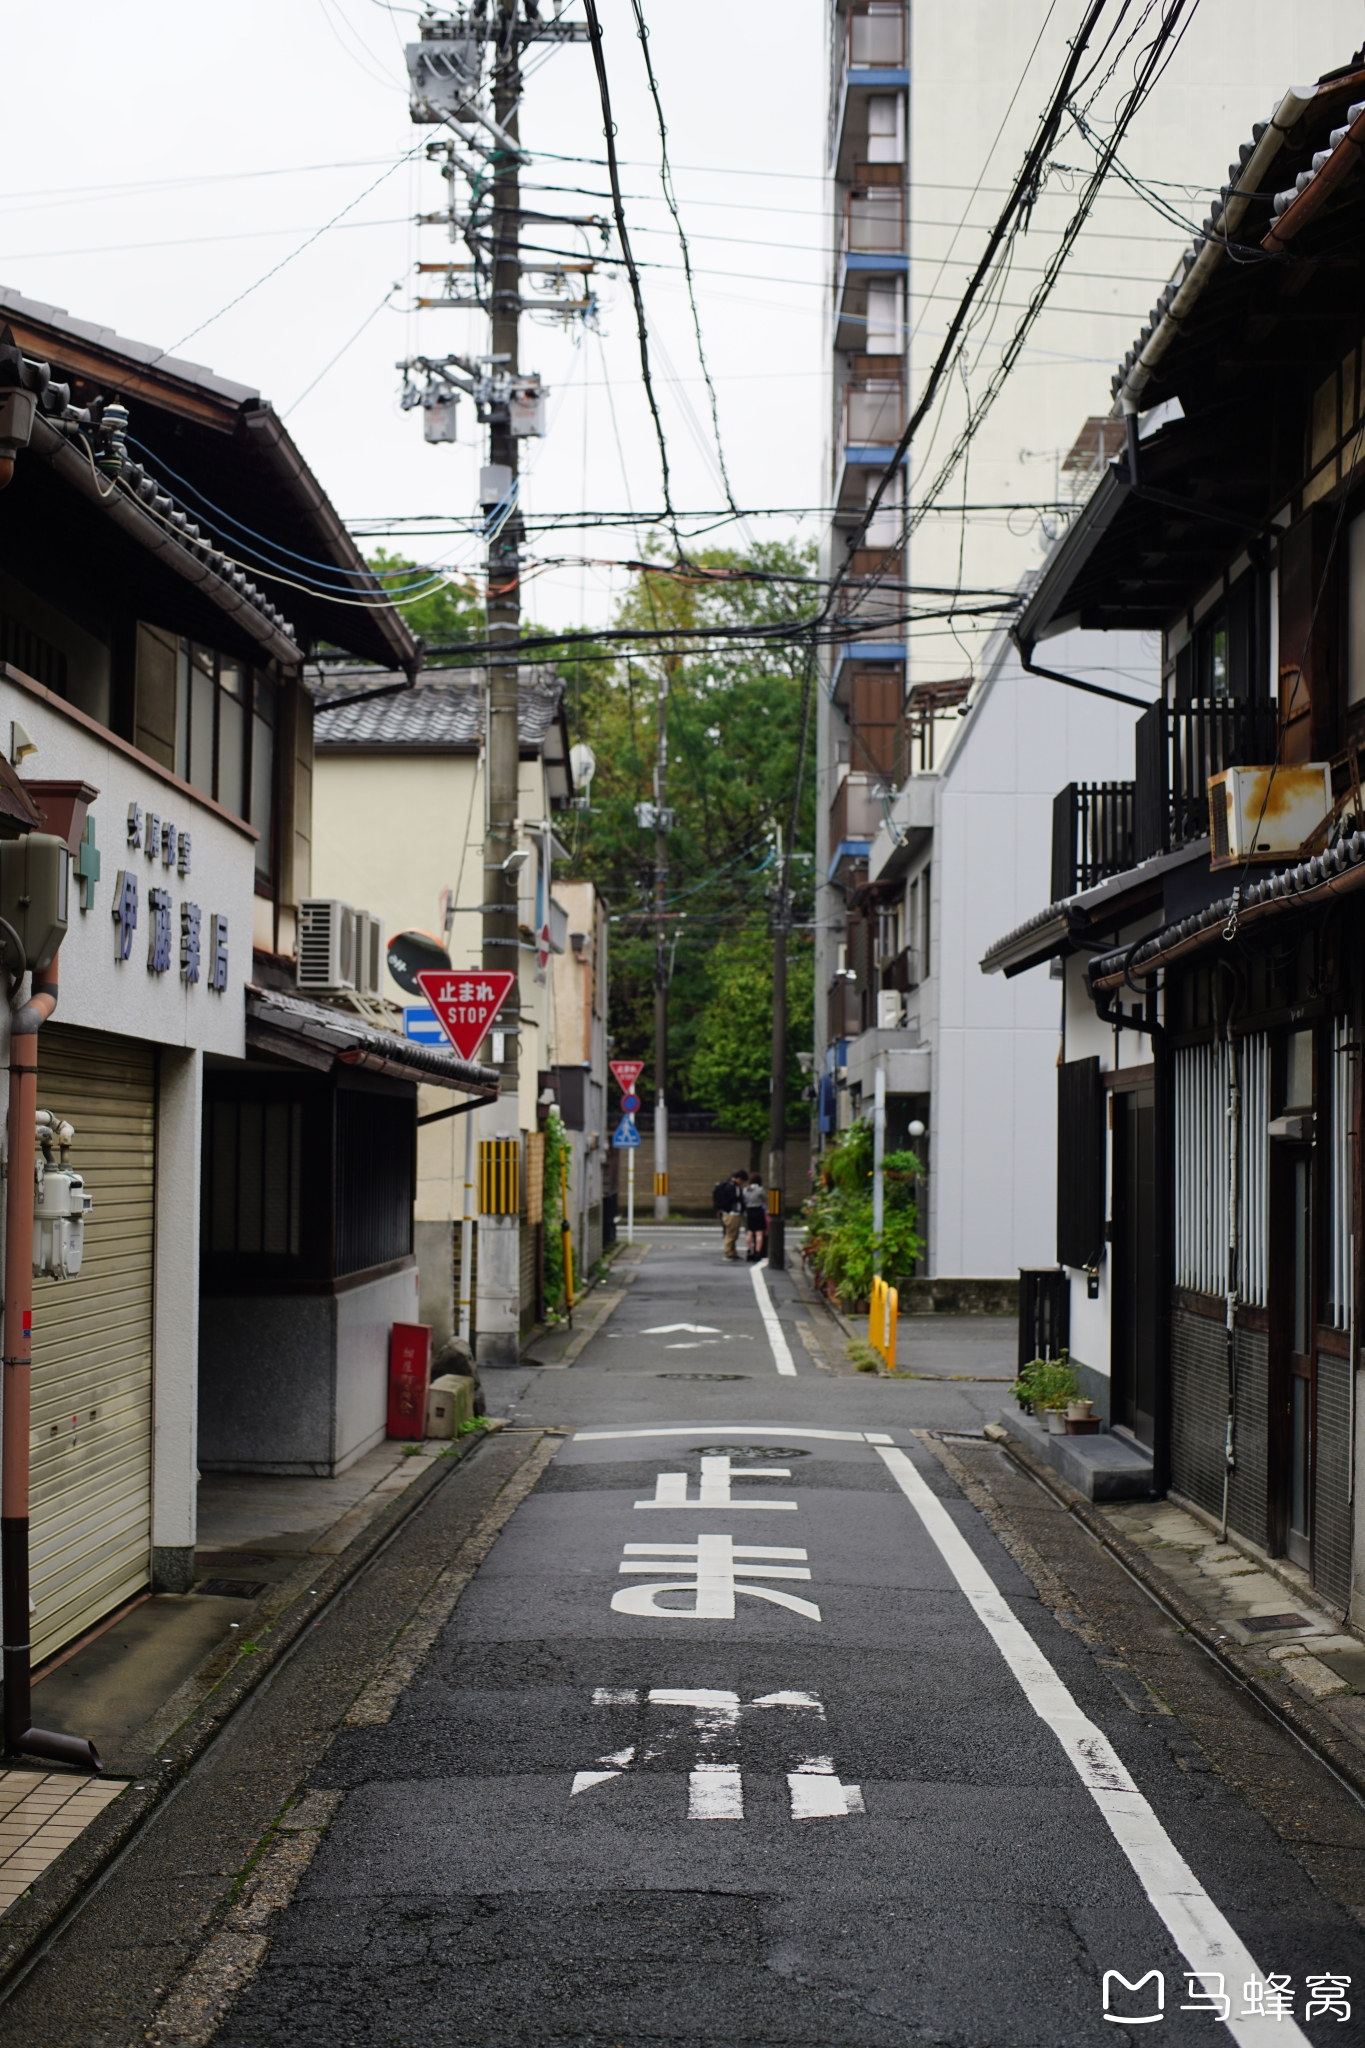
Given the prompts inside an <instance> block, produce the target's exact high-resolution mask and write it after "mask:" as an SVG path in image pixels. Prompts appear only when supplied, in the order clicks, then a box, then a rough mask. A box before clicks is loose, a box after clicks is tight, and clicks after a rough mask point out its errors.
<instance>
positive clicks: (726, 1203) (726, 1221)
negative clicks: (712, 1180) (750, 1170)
mask: <svg viewBox="0 0 1365 2048" xmlns="http://www.w3.org/2000/svg"><path fill="white" fill-rule="evenodd" d="M744 1178H745V1176H744V1175H743V1174H742V1173H732V1174H730V1175H729V1176H728V1177H727V1178H726V1179H725V1180H720V1181H717V1182H716V1185H715V1187H714V1188H713V1190H712V1192H711V1204H712V1207H713V1208H714V1209H715V1212H716V1215H717V1216H718V1217H719V1218H720V1233H721V1246H722V1250H723V1254H724V1256H725V1257H726V1258H727V1259H737V1258H738V1257H739V1228H740V1225H741V1223H743V1221H744V1202H743V1198H742V1196H741V1194H740V1188H741V1185H742V1183H743V1181H744Z"/></svg>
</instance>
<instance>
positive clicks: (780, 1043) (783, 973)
mask: <svg viewBox="0 0 1365 2048" xmlns="http://www.w3.org/2000/svg"><path fill="white" fill-rule="evenodd" d="M789 901H790V899H789V896H788V891H787V849H786V848H785V847H784V845H783V843H782V827H781V826H780V825H779V826H778V828H777V901H776V906H775V912H774V917H773V1078H772V1115H771V1119H770V1121H769V1124H768V1264H769V1265H770V1266H771V1267H772V1268H773V1269H774V1271H776V1272H781V1271H782V1269H783V1268H784V1267H785V1265H786V1263H787V1242H786V1230H787V1219H786V1212H785V1210H784V1208H783V1197H784V1190H785V1188H786V1185H787V924H788V920H789V913H788V904H789Z"/></svg>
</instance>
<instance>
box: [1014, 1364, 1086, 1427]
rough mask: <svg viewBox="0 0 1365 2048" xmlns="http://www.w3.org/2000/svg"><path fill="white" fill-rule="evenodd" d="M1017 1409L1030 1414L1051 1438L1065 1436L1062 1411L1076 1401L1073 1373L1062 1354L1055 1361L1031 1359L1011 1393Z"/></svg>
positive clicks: (1076, 1387)
mask: <svg viewBox="0 0 1365 2048" xmlns="http://www.w3.org/2000/svg"><path fill="white" fill-rule="evenodd" d="M1011 1391H1012V1392H1013V1394H1014V1397H1015V1399H1016V1400H1017V1401H1018V1402H1019V1403H1020V1405H1021V1406H1025V1405H1026V1406H1028V1407H1029V1408H1031V1409H1032V1410H1033V1413H1034V1414H1035V1415H1036V1416H1037V1418H1038V1420H1039V1421H1040V1422H1041V1423H1042V1424H1043V1427H1044V1428H1045V1429H1046V1430H1048V1432H1049V1433H1050V1434H1051V1435H1053V1436H1064V1435H1065V1434H1066V1413H1065V1411H1066V1408H1067V1406H1068V1405H1069V1403H1071V1402H1072V1401H1075V1400H1077V1399H1078V1398H1079V1395H1080V1383H1079V1381H1078V1380H1077V1378H1076V1369H1075V1367H1074V1366H1073V1365H1072V1364H1071V1362H1070V1360H1069V1359H1068V1358H1067V1355H1066V1353H1065V1352H1062V1354H1061V1355H1060V1357H1058V1358H1032V1359H1030V1360H1029V1362H1028V1364H1027V1365H1026V1366H1025V1367H1024V1369H1023V1371H1022V1372H1021V1373H1020V1375H1019V1377H1018V1379H1017V1380H1016V1381H1015V1382H1014V1386H1013V1388H1012V1389H1011Z"/></svg>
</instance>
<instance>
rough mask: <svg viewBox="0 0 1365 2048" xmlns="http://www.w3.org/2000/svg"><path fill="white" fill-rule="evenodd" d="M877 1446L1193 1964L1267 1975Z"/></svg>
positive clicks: (1038, 1656)
mask: <svg viewBox="0 0 1365 2048" xmlns="http://www.w3.org/2000/svg"><path fill="white" fill-rule="evenodd" d="M878 1456H879V1457H881V1458H883V1459H884V1460H885V1462H886V1465H887V1469H888V1470H889V1471H890V1473H891V1476H892V1478H893V1479H894V1480H895V1482H896V1484H897V1486H899V1488H900V1490H901V1492H902V1493H903V1494H904V1495H905V1497H906V1499H907V1500H908V1501H909V1502H910V1505H911V1506H912V1507H913V1508H914V1510H915V1512H916V1514H917V1515H918V1516H919V1518H920V1520H921V1522H922V1523H923V1524H924V1527H925V1529H926V1531H927V1532H928V1534H929V1535H930V1537H931V1538H932V1539H933V1541H934V1543H935V1544H936V1545H937V1547H938V1550H939V1553H940V1555H941V1556H942V1558H943V1560H944V1563H945V1564H946V1565H947V1567H948V1569H949V1571H950V1572H951V1573H952V1575H953V1577H954V1578H955V1579H956V1580H957V1583H958V1585H959V1586H960V1587H961V1589H962V1591H963V1593H964V1594H965V1595H966V1597H967V1599H968V1600H969V1601H970V1603H971V1605H972V1606H973V1607H974V1608H975V1610H976V1616H977V1619H978V1621H980V1623H981V1625H982V1627H983V1628H984V1629H985V1630H986V1632H987V1634H988V1635H989V1636H990V1638H991V1640H992V1642H993V1643H994V1644H995V1647H996V1648H997V1650H999V1652H1000V1654H1001V1656H1002V1657H1003V1658H1004V1660H1005V1662H1006V1663H1007V1664H1008V1665H1009V1667H1010V1670H1011V1671H1012V1672H1013V1673H1014V1676H1015V1677H1016V1679H1018V1681H1019V1685H1020V1688H1021V1690H1022V1692H1023V1694H1024V1697H1025V1699H1026V1700H1027V1701H1028V1703H1029V1705H1030V1706H1031V1707H1032V1708H1033V1711H1034V1713H1035V1714H1037V1716H1038V1718H1039V1720H1041V1721H1045V1722H1046V1723H1047V1725H1048V1727H1049V1728H1050V1729H1051V1730H1052V1732H1053V1734H1054V1735H1055V1736H1056V1738H1057V1740H1058V1742H1060V1744H1061V1745H1062V1749H1063V1750H1064V1752H1065V1754H1066V1756H1067V1758H1068V1759H1069V1761H1070V1763H1071V1764H1072V1766H1073V1768H1074V1770H1075V1772H1076V1775H1077V1777H1078V1778H1079V1779H1080V1781H1081V1783H1082V1784H1083V1785H1084V1786H1085V1788H1086V1790H1087V1792H1089V1794H1090V1796H1091V1798H1092V1799H1093V1800H1094V1802H1095V1804H1096V1806H1098V1808H1099V1810H1100V1812H1101V1813H1102V1814H1103V1815H1104V1818H1105V1821H1106V1822H1107V1824H1108V1827H1109V1831H1110V1833H1111V1834H1112V1835H1113V1837H1114V1840H1115V1841H1116V1842H1117V1843H1118V1845H1119V1847H1120V1848H1121V1849H1122V1851H1123V1853H1124V1855H1125V1856H1126V1857H1127V1858H1128V1861H1129V1862H1130V1863H1131V1864H1132V1866H1133V1870H1134V1872H1135V1873H1136V1875H1137V1879H1138V1882H1139V1883H1140V1884H1141V1886H1142V1888H1143V1890H1144V1891H1145V1892H1146V1894H1147V1896H1148V1898H1149V1899H1150V1900H1151V1902H1152V1905H1153V1906H1154V1907H1155V1909H1156V1911H1157V1912H1158V1913H1159V1914H1160V1916H1161V1918H1162V1920H1163V1921H1164V1922H1165V1923H1166V1927H1167V1929H1168V1930H1169V1932H1170V1935H1171V1938H1172V1940H1173V1941H1174V1942H1175V1945H1176V1947H1177V1948H1178V1949H1179V1950H1180V1953H1181V1954H1182V1955H1183V1956H1184V1958H1185V1960H1186V1962H1187V1963H1188V1965H1189V1967H1190V1969H1191V1971H1193V1972H1194V1973H1195V1974H1196V1975H1202V1976H1203V1977H1205V1978H1206V1979H1207V1978H1209V1977H1211V1976H1217V1975H1222V1976H1223V1977H1225V1978H1226V1979H1228V1980H1229V1981H1228V1982H1227V1983H1226V1985H1225V1987H1224V1988H1225V1990H1227V1991H1228V1993H1229V1994H1230V1995H1231V1996H1232V1997H1233V1998H1234V2000H1235V1999H1236V1996H1237V1994H1238V1993H1240V1992H1241V1990H1242V1986H1243V1985H1244V1984H1248V1983H1250V1982H1251V1981H1252V1980H1253V1979H1259V1981H1260V1982H1261V1983H1264V1982H1265V1981H1266V1979H1265V1974H1264V1972H1263V1971H1261V1970H1259V1969H1258V1968H1257V1966H1256V1963H1255V1961H1254V1959H1253V1958H1252V1956H1251V1955H1250V1953H1249V1952H1248V1950H1247V1949H1246V1948H1244V1947H1243V1945H1242V1943H1241V1942H1240V1941H1239V1940H1238V1938H1237V1935H1236V1933H1235V1931H1234V1930H1233V1928H1232V1926H1231V1925H1230V1923H1229V1922H1228V1921H1227V1920H1225V1919H1224V1917H1223V1915H1222V1914H1221V1913H1220V1912H1219V1910H1218V1908H1217V1907H1216V1906H1215V1905H1214V1903H1213V1901H1212V1899H1211V1898H1210V1897H1209V1895H1208V1893H1207V1892H1206V1891H1205V1890H1204V1887H1203V1886H1202V1885H1201V1884H1200V1882H1199V1880H1198V1878H1197V1877H1196V1876H1195V1874H1194V1872H1193V1871H1192V1870H1191V1869H1190V1866H1189V1864H1188V1863H1186V1861H1185V1859H1184V1857H1183V1856H1182V1855H1181V1854H1180V1851H1179V1850H1178V1849H1177V1848H1176V1846H1175V1844H1174V1842H1173V1841H1172V1840H1171V1838H1170V1836H1169V1835H1168V1834H1167V1833H1166V1830H1165V1829H1164V1828H1163V1827H1162V1825H1161V1822H1160V1821H1159V1820H1158V1819H1157V1817H1156V1815H1155V1813H1154V1812H1153V1811H1152V1808H1151V1807H1150V1805H1149V1804H1148V1802H1147V1800H1146V1799H1145V1798H1144V1797H1143V1795H1142V1793H1141V1792H1140V1791H1139V1790H1138V1788H1137V1786H1136V1784H1135V1783H1134V1782H1133V1779H1132V1777H1131V1776H1130V1775H1129V1772H1128V1769H1127V1767H1126V1765H1125V1764H1124V1762H1123V1760H1122V1758H1121V1757H1120V1756H1119V1754H1118V1751H1117V1750H1116V1749H1115V1748H1114V1746H1113V1744H1112V1743H1111V1742H1110V1740H1109V1738H1108V1736H1107V1735H1105V1734H1104V1732H1103V1731H1102V1730H1101V1729H1099V1728H1097V1727H1096V1726H1095V1724H1094V1722H1093V1721H1091V1720H1089V1719H1088V1718H1087V1716H1086V1715H1085V1714H1083V1713H1082V1712H1081V1709H1080V1708H1079V1707H1078V1706H1077V1704H1076V1702H1075V1700H1074V1699H1073V1698H1072V1697H1071V1694H1070V1693H1069V1692H1068V1691H1067V1688H1066V1687H1065V1685H1063V1683H1062V1681H1061V1679H1060V1678H1059V1677H1058V1676H1057V1673H1056V1672H1055V1671H1054V1670H1053V1668H1052V1666H1051V1664H1050V1663H1049V1662H1048V1660H1047V1658H1046V1657H1045V1656H1044V1655H1043V1653H1042V1651H1041V1650H1040V1649H1039V1648H1038V1645H1037V1644H1036V1643H1035V1642H1034V1640H1033V1638H1032V1636H1031V1635H1030V1634H1029V1632H1028V1630H1027V1629H1026V1628H1025V1627H1024V1625H1023V1623H1022V1622H1021V1621H1017V1620H1016V1619H1015V1617H1014V1615H1013V1614H1012V1613H1011V1612H1010V1609H1009V1607H1008V1605H1007V1603H1006V1601H1005V1598H1004V1595H1003V1594H1002V1593H1001V1591H1000V1589H999V1587H998V1586H997V1585H996V1583H995V1581H994V1579H992V1577H991V1575H990V1573H989V1572H988V1571H987V1570H986V1568H985V1566H984V1565H983V1564H981V1563H980V1562H979V1561H978V1559H977V1558H976V1557H975V1556H974V1555H973V1552H972V1550H971V1547H970V1545H969V1544H968V1543H967V1541H966V1538H965V1537H964V1536H963V1535H962V1534H961V1532H960V1530H959V1529H958V1528H957V1526H956V1524H955V1523H954V1521H953V1519H952V1517H951V1516H950V1515H949V1513H948V1511H947V1509H946V1508H945V1507H944V1505H943V1503H942V1501H940V1500H939V1499H937V1497H936V1496H935V1495H934V1494H932V1493H931V1492H930V1490H929V1488H928V1487H927V1486H926V1485H925V1483H924V1480H923V1479H922V1478H921V1476H920V1474H919V1473H918V1472H917V1471H916V1469H915V1467H914V1465H913V1464H912V1463H911V1462H910V1460H909V1458H907V1457H906V1455H905V1453H904V1451H898V1450H895V1449H891V1450H882V1449H880V1448H879V1449H878ZM1226 2024H1227V2026H1228V2029H1229V2031H1230V2032H1231V2033H1232V2034H1233V2035H1234V2037H1235V2038H1236V2039H1237V2040H1238V2041H1239V2042H1243V2043H1245V2044H1247V2048H1271V2044H1272V2043H1278V2044H1279V2048H1288V2044H1291V2043H1298V2044H1300V2048H1307V2037H1306V2035H1304V2034H1303V2033H1301V2032H1300V2030H1299V2028H1298V2027H1297V2026H1296V2025H1295V2023H1294V2021H1293V2020H1292V2019H1289V2020H1275V2019H1269V2018H1263V2017H1258V2016H1255V2015H1252V2016H1247V2017H1239V2016H1238V2015H1237V2013H1236V2012H1235V2010H1234V2013H1233V2016H1232V2018H1231V2019H1229V2020H1228V2021H1227V2022H1226Z"/></svg>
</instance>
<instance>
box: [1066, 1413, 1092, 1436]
mask: <svg viewBox="0 0 1365 2048" xmlns="http://www.w3.org/2000/svg"><path fill="white" fill-rule="evenodd" d="M1066 1433H1067V1435H1068V1436H1098V1435H1099V1433H1100V1418H1099V1416H1098V1415H1078V1416H1075V1417H1072V1416H1070V1415H1068V1416H1067V1418H1066Z"/></svg>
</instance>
